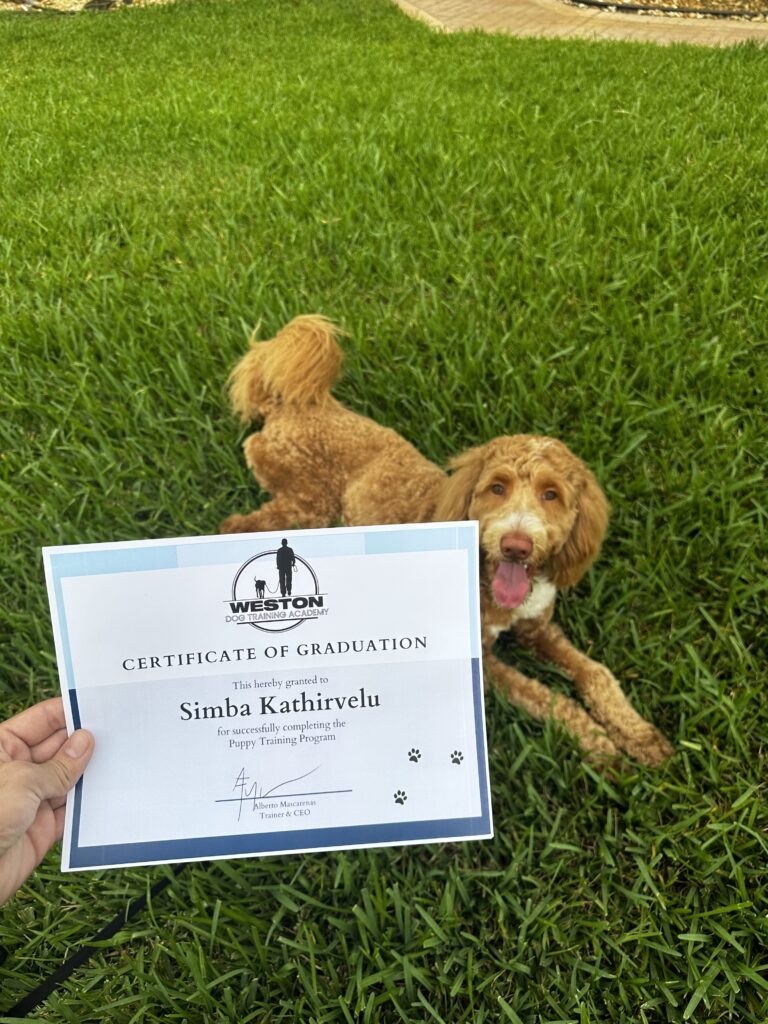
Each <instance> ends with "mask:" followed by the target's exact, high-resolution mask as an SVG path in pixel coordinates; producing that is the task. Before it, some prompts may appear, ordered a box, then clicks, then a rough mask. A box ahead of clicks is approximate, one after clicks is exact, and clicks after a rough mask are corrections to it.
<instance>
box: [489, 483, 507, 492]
mask: <svg viewBox="0 0 768 1024" xmlns="http://www.w3.org/2000/svg"><path fill="white" fill-rule="evenodd" d="M491 491H492V492H493V493H494V494H504V484H491Z"/></svg>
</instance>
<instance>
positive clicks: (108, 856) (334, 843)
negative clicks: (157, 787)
mask: <svg viewBox="0 0 768 1024" xmlns="http://www.w3.org/2000/svg"><path fill="white" fill-rule="evenodd" d="M489 831H490V823H489V822H488V821H487V819H484V818H446V819H443V820H437V821H406V822H387V823H386V824H383V825H355V826H352V827H348V828H320V829H306V830H303V831H301V832H278V833H275V832H270V833H268V834H266V835H247V836H238V835H235V836H201V837H198V838H194V839H168V840H162V841H160V842H153V843H119V844H115V845H114V846H91V847H85V846H81V847H79V848H77V849H74V848H73V850H72V856H71V859H70V867H72V868H96V867H108V866H110V865H114V864H134V863H147V862H152V863H167V862H168V861H171V860H198V859H199V860H206V859H208V858H211V857H236V856H239V855H244V854H253V855H259V854H262V855H263V854H270V853H291V852H293V851H295V850H312V849H320V848H324V847H342V848H343V847H348V846H377V845H381V844H387V843H408V842H425V843H426V842H432V841H437V840H441V839H462V838H465V837H466V838H468V839H471V838H472V837H473V836H476V835H478V833H479V834H484V833H487V832H489Z"/></svg>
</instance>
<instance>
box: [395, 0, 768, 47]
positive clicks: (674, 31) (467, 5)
mask: <svg viewBox="0 0 768 1024" xmlns="http://www.w3.org/2000/svg"><path fill="white" fill-rule="evenodd" d="M395 3H397V4H398V5H399V6H400V7H402V9H403V10H404V11H406V12H407V13H408V14H410V15H412V16H413V17H415V18H419V19H420V20H422V21H426V22H427V23H428V24H430V25H432V26H433V27H434V28H437V29H442V30H444V31H447V32H460V31H461V30H462V29H473V28H474V29H484V30H485V31H486V32H506V33H508V34H509V35H513V36H547V37H549V38H553V37H556V36H558V37H568V38H578V39H629V40H635V41H638V42H652V43H694V44H696V45H698V46H733V45H734V43H744V42H746V41H747V40H749V39H754V40H758V41H760V42H762V43H768V22H765V21H748V20H746V19H741V18H728V19H725V18H674V17H661V16H660V15H657V16H654V15H647V14H620V13H616V14H613V13H612V12H611V11H605V10H599V9H598V8H595V7H591V8H586V7H585V8H582V7H572V6H571V5H570V4H565V3H561V2H560V0H395Z"/></svg>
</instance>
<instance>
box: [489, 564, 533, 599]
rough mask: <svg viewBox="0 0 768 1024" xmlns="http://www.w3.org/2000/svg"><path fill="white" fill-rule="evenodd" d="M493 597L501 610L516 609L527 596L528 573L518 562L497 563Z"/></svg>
mask: <svg viewBox="0 0 768 1024" xmlns="http://www.w3.org/2000/svg"><path fill="white" fill-rule="evenodd" d="M493 596H494V597H495V598H496V600H497V601H498V603H499V604H500V605H501V606H502V608H517V606H518V605H520V604H522V603H523V601H524V600H525V599H526V597H527V596H528V572H527V570H526V568H525V566H524V565H520V564H519V562H499V567H498V569H497V570H496V575H495V576H494V577H493Z"/></svg>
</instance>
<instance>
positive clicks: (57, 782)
mask: <svg viewBox="0 0 768 1024" xmlns="http://www.w3.org/2000/svg"><path fill="white" fill-rule="evenodd" d="M93 746H94V740H93V736H92V735H91V734H90V733H89V732H88V730H87V729H78V730H77V732H73V733H72V735H71V736H70V737H69V739H68V740H67V741H66V743H65V744H64V746H63V747H62V748H61V750H60V751H59V752H58V754H56V756H55V757H52V758H51V759H50V761H46V762H45V764H39V765H35V773H34V776H33V780H34V781H33V786H34V789H35V791H36V792H37V795H38V796H39V797H40V799H41V800H53V799H56V798H57V797H58V798H61V797H64V796H66V794H67V792H68V791H69V790H70V789H72V787H73V786H74V784H75V783H76V782H77V780H78V779H79V778H80V776H81V775H82V774H83V772H84V771H85V766H86V765H87V764H88V762H89V761H90V759H91V754H92V753H93Z"/></svg>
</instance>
